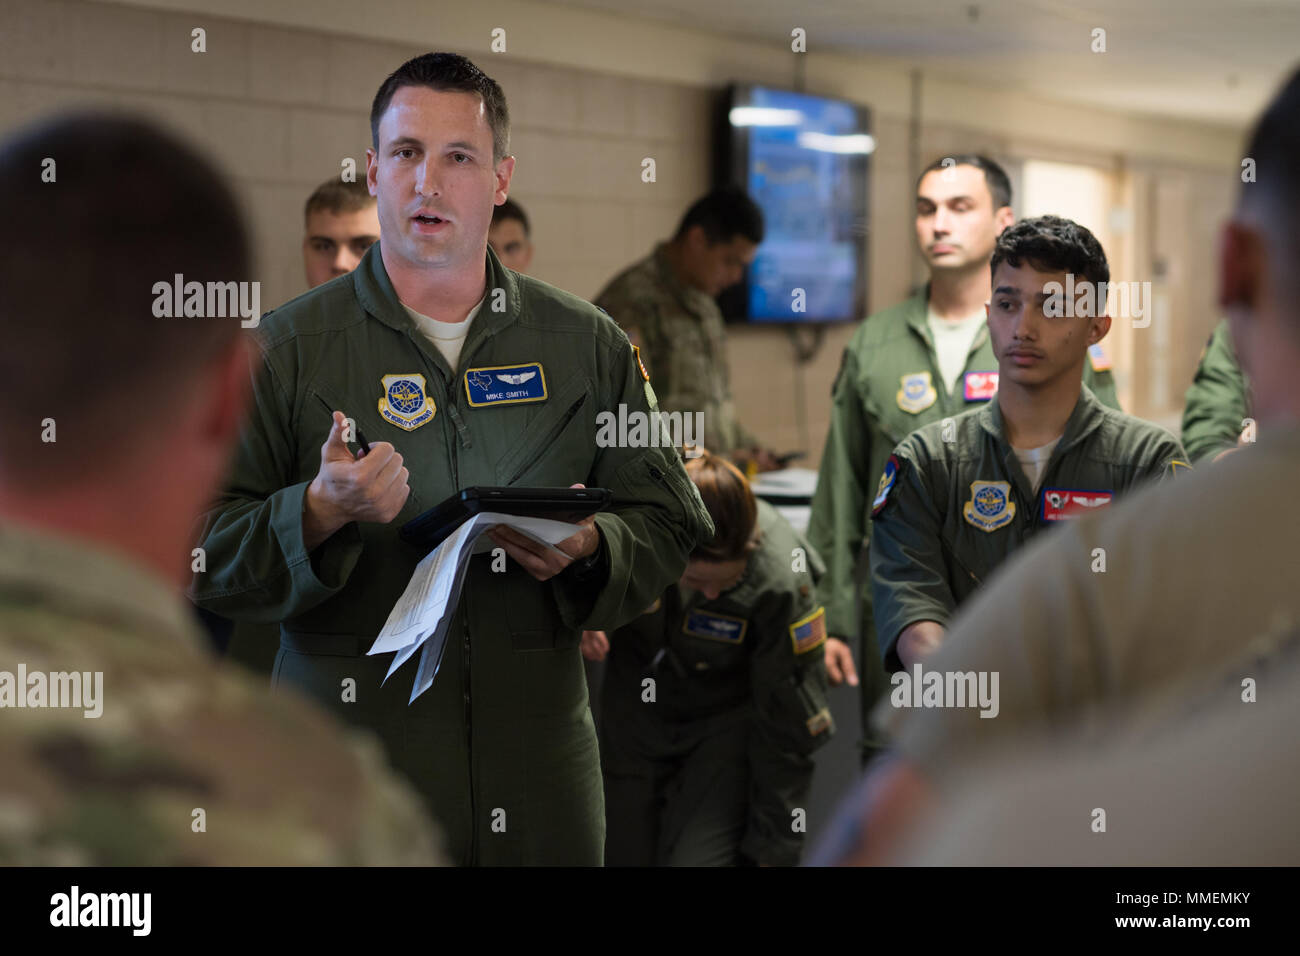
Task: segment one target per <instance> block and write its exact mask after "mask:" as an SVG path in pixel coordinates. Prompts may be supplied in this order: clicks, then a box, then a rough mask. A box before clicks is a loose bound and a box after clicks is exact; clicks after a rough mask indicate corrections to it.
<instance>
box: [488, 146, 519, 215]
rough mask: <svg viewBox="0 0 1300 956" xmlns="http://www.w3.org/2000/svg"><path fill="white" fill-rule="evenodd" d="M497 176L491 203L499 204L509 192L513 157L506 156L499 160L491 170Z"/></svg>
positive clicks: (512, 172) (513, 172)
mask: <svg viewBox="0 0 1300 956" xmlns="http://www.w3.org/2000/svg"><path fill="white" fill-rule="evenodd" d="M493 172H495V174H496V177H497V189H496V193H495V195H494V196H493V199H492V204H493V205H494V206H499V205H501V204H502V203H503V202H505V201H506V198H507V196H508V194H509V193H510V179H511V177H513V176H514V174H515V158H514V157H513V156H507V157H505V159H503V160H501V162H499V163H497V165H496V169H495V170H493Z"/></svg>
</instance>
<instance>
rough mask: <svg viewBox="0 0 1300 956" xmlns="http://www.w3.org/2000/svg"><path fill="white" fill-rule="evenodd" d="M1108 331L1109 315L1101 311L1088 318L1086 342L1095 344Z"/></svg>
mask: <svg viewBox="0 0 1300 956" xmlns="http://www.w3.org/2000/svg"><path fill="white" fill-rule="evenodd" d="M1108 332H1110V316H1109V315H1107V314H1106V313H1105V312H1103V313H1102V314H1101V315H1098V316H1096V317H1094V318H1092V319H1089V320H1088V344H1089V345H1096V344H1097V343H1098V342H1100V341H1101V340H1102V339H1104V338H1105V337H1106V335H1107V333H1108Z"/></svg>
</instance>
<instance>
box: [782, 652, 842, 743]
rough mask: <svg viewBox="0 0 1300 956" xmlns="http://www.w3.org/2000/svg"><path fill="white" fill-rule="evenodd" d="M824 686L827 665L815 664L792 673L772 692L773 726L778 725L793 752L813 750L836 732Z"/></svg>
mask: <svg viewBox="0 0 1300 956" xmlns="http://www.w3.org/2000/svg"><path fill="white" fill-rule="evenodd" d="M827 690H828V685H827V681H826V669H825V667H824V666H817V667H807V668H804V669H803V670H802V671H799V672H796V673H794V674H791V675H790V676H789V677H788V678H787V679H785V680H783V681H781V682H780V683H779V684H778V685H777V686H776V688H775V690H774V692H773V696H772V700H771V705H772V711H773V712H772V714H771V717H772V723H773V725H774V727H773V729H774V730H775V729H776V727H777V726H779V727H780V728H781V731H782V733H781V736H782V737H784V738H785V739H786V741H787V743H788V745H789V746H790V749H791V750H793V751H795V752H796V753H805V754H808V753H812V752H813V751H814V750H816V749H817V748H819V747H821V746H822V744H824V743H826V742H827V741H828V740H829V739H830V738H831V736H832V735H833V734H834V733H835V721H834V719H832V717H831V712H830V708H829V706H828V703H827Z"/></svg>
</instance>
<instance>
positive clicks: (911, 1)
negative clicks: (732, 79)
mask: <svg viewBox="0 0 1300 956" xmlns="http://www.w3.org/2000/svg"><path fill="white" fill-rule="evenodd" d="M552 2H563V3H565V4H566V5H568V6H574V7H585V8H588V9H594V10H603V11H606V12H610V13H616V14H619V15H623V16H627V17H629V18H638V19H653V20H660V21H664V22H668V23H673V24H677V25H680V26H687V27H691V28H693V29H703V30H708V31H712V32H717V33H723V34H727V35H730V36H733V37H737V38H744V39H750V40H759V41H765V42H770V43H773V44H783V45H784V44H788V43H789V42H790V41H789V37H790V31H791V29H792V28H794V27H796V26H799V27H803V28H804V29H805V30H806V31H807V36H808V49H809V53H810V54H812V55H815V53H816V51H817V50H819V49H822V50H832V51H834V52H837V53H842V54H848V55H852V54H855V53H857V54H869V55H871V56H872V57H873V58H876V59H877V60H880V61H887V62H890V63H894V64H897V65H900V66H903V67H906V68H908V69H911V68H913V67H919V68H920V69H922V70H923V71H924V72H925V73H926V74H931V75H935V76H944V77H947V78H955V79H978V80H983V81H994V82H995V84H996V85H1007V84H1011V85H1015V86H1017V87H1021V88H1024V89H1025V90H1026V91H1029V92H1033V93H1035V94H1038V95H1042V96H1046V97H1050V98H1053V99H1058V100H1065V101H1071V102H1079V103H1086V104H1089V105H1092V106H1098V107H1103V108H1107V109H1117V110H1123V111H1126V112H1135V113H1147V114H1155V115H1162V116H1177V117H1183V118H1187V119H1197V120H1203V121H1209V122H1215V123H1227V124H1230V125H1233V126H1243V125H1245V124H1246V123H1248V122H1249V119H1250V118H1251V117H1253V116H1254V115H1255V114H1256V113H1257V112H1258V111H1259V109H1260V108H1261V107H1262V106H1263V105H1264V104H1265V103H1266V102H1267V101H1268V99H1269V97H1270V95H1271V94H1272V92H1273V91H1274V89H1275V88H1276V87H1277V85H1278V84H1279V83H1280V82H1281V81H1282V79H1283V78H1284V77H1285V76H1287V75H1288V74H1289V73H1290V72H1291V70H1292V69H1294V68H1295V67H1296V66H1297V65H1300V0H1076V2H1070V3H1066V2H1060V0H802V2H798V0H649V2H647V0H552ZM1095 27H1101V28H1103V29H1105V30H1106V48H1107V50H1106V52H1105V53H1093V52H1092V50H1091V44H1092V30H1093V29H1094V28H1095Z"/></svg>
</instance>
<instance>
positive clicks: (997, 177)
mask: <svg viewBox="0 0 1300 956" xmlns="http://www.w3.org/2000/svg"><path fill="white" fill-rule="evenodd" d="M955 166H974V167H975V168H976V169H978V170H981V171H983V173H984V182H985V183H987V184H988V187H989V195H990V196H992V197H993V208H994V209H995V210H996V209H1001V208H1002V207H1003V206H1010V205H1011V180H1010V178H1008V176H1007V171H1006V170H1005V169H1003V168H1002V167H1001V166H999V165H998V164H997V163H995V162H994V161H993V160H991V159H989V158H988V157H987V156H981V155H980V154H978V153H962V154H961V155H959V156H944V157H943V158H941V159H936V160H935V161H934V162H932V163H931V164H930V165H929V166H927V167H925V169H923V170H921V175H920V176H917V177H916V187H915V188H916V189H920V188H921V180H923V179H925V177H926V176H928V175H930V173H932V172H934V171H935V170H936V169H950V168H952V167H955Z"/></svg>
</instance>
